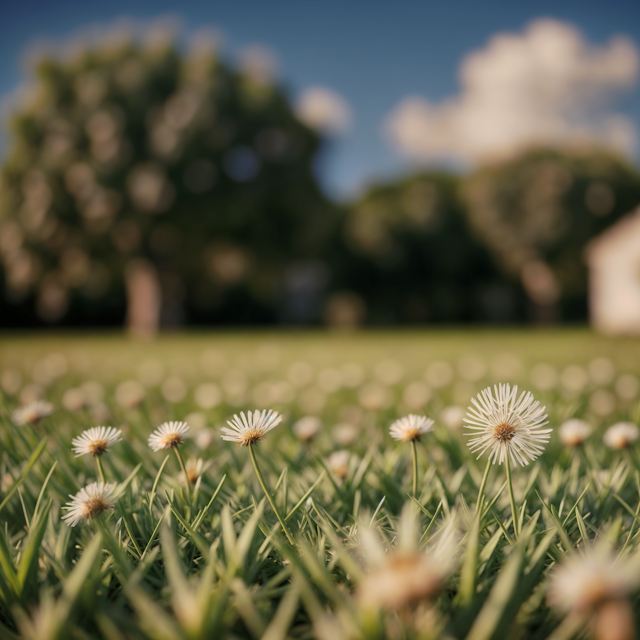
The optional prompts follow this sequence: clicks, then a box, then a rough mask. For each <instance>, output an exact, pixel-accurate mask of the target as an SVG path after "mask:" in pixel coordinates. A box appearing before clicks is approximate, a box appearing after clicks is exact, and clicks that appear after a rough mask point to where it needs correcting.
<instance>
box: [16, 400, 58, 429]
mask: <svg viewBox="0 0 640 640" xmlns="http://www.w3.org/2000/svg"><path fill="white" fill-rule="evenodd" d="M52 413H53V405H52V404H51V403H50V402H45V401H44V400H36V401H35V402H31V403H30V404H28V405H26V406H24V407H19V408H17V409H16V410H15V411H14V412H13V416H12V420H13V424H15V425H17V426H18V427H22V426H24V425H25V424H31V425H36V424H38V423H39V422H40V420H42V418H46V417H47V416H49V415H51V414H52Z"/></svg>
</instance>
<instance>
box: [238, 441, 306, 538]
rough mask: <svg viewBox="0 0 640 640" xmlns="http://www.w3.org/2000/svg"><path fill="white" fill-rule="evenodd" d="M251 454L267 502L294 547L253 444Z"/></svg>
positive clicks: (250, 446)
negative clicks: (263, 474) (268, 487)
mask: <svg viewBox="0 0 640 640" xmlns="http://www.w3.org/2000/svg"><path fill="white" fill-rule="evenodd" d="M249 453H250V454H251V462H253V468H254V469H255V470H256V475H257V476H258V480H259V481H260V485H261V486H262V490H263V491H264V495H265V496H267V500H268V501H269V504H270V505H271V508H272V509H273V511H274V512H275V514H276V517H277V518H278V520H279V521H280V524H281V526H282V530H283V531H284V533H285V535H286V536H287V539H288V540H289V542H290V543H291V545H292V546H293V545H294V544H295V542H294V540H293V536H292V535H291V533H290V532H289V529H287V525H286V524H285V523H284V520H283V519H282V516H281V515H280V512H279V511H278V508H277V507H276V503H275V502H274V501H273V498H272V497H271V494H270V493H269V491H268V490H267V485H266V484H265V481H264V478H263V477H262V472H261V471H260V467H259V466H258V461H257V460H256V454H255V452H254V450H253V444H250V445H249Z"/></svg>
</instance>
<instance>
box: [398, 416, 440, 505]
mask: <svg viewBox="0 0 640 640" xmlns="http://www.w3.org/2000/svg"><path fill="white" fill-rule="evenodd" d="M432 429H433V420H429V418H425V417H424V416H416V415H414V414H413V413H412V414H410V415H408V416H405V417H404V418H400V419H399V420H396V421H395V422H394V423H393V424H392V425H391V426H390V427H389V433H390V434H391V437H392V438H393V439H394V440H398V441H399V442H410V443H411V448H412V449H413V496H414V497H415V496H416V494H417V493H418V449H417V447H416V442H420V438H421V437H422V436H423V435H424V434H425V433H429V431H431V430H432Z"/></svg>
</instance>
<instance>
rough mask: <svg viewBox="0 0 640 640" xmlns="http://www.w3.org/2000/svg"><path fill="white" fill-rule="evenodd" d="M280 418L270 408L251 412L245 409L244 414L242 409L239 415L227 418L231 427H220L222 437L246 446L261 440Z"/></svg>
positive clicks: (277, 423)
mask: <svg viewBox="0 0 640 640" xmlns="http://www.w3.org/2000/svg"><path fill="white" fill-rule="evenodd" d="M281 420H282V416H281V415H279V414H278V412H277V411H273V410H272V409H269V411H266V410H264V411H262V413H261V412H260V411H258V410H256V411H254V412H253V414H252V413H251V412H250V411H247V415H246V416H245V414H244V411H241V412H240V417H238V416H237V415H234V416H233V418H232V419H231V420H227V424H228V425H229V426H230V427H231V429H229V428H227V427H222V429H221V431H222V433H223V436H222V439H223V440H227V441H229V442H235V443H236V444H239V445H242V446H243V447H247V446H249V445H250V444H255V443H256V442H258V441H260V440H262V438H264V437H265V436H266V434H267V433H268V432H269V431H271V429H273V428H274V427H275V426H277V425H279V424H280V421H281Z"/></svg>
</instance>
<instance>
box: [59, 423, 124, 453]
mask: <svg viewBox="0 0 640 640" xmlns="http://www.w3.org/2000/svg"><path fill="white" fill-rule="evenodd" d="M121 435H122V431H120V429H114V428H113V427H93V428H92V429H87V430H86V431H83V432H82V433H81V434H80V435H79V436H78V437H77V438H74V439H73V440H72V441H71V445H72V449H73V451H74V453H75V454H76V458H78V457H80V456H84V455H86V454H87V453H88V454H90V455H92V456H93V457H94V458H95V457H99V456H102V455H104V454H105V453H106V452H107V451H108V450H109V447H111V446H112V445H114V444H116V443H117V442H120V441H121V440H122V438H121Z"/></svg>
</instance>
